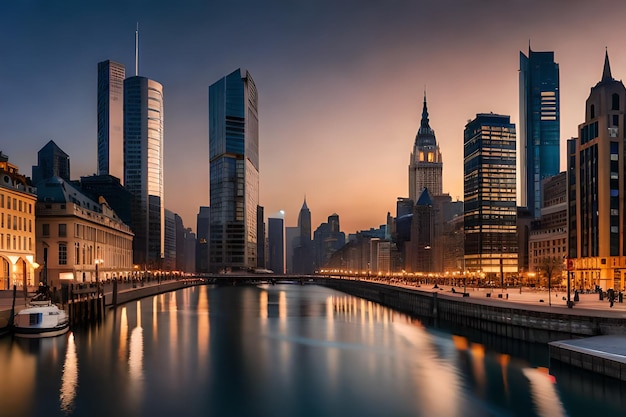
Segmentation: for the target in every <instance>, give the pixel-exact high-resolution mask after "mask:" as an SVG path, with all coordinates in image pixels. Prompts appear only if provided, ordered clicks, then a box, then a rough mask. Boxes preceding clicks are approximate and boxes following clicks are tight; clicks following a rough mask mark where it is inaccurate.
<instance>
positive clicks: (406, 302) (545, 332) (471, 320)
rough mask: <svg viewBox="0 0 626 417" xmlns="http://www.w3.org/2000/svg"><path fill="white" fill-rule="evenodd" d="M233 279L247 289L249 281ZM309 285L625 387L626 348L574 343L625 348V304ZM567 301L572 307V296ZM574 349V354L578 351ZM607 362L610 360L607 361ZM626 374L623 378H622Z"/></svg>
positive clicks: (107, 289)
mask: <svg viewBox="0 0 626 417" xmlns="http://www.w3.org/2000/svg"><path fill="white" fill-rule="evenodd" d="M229 279H230V280H232V279H235V280H237V279H240V280H241V282H242V283H245V282H248V283H249V282H250V278H249V277H248V278H247V279H246V277H238V278H233V277H229ZM295 279H297V278H295ZM307 280H308V279H307ZM312 280H313V281H314V282H315V283H317V284H320V285H324V286H327V287H329V288H333V289H336V290H339V291H342V292H344V293H347V294H350V295H354V296H358V297H361V298H364V299H367V300H370V301H374V302H377V303H379V304H382V305H385V306H387V307H391V308H394V309H396V310H399V311H403V312H405V313H408V314H411V315H413V316H416V317H420V318H424V319H431V320H434V321H437V320H445V321H448V322H451V323H456V324H459V325H462V326H464V327H468V328H473V329H476V330H479V331H482V332H486V333H492V334H496V335H499V336H503V337H508V338H512V339H518V340H524V341H528V342H534V343H549V344H550V355H551V358H553V359H554V360H559V361H563V362H564V363H567V364H568V365H571V366H576V367H580V368H583V369H590V370H593V371H594V372H596V373H600V374H603V375H607V376H611V377H617V378H620V379H622V380H626V365H624V364H622V362H624V363H626V348H624V349H622V350H618V351H614V349H613V350H612V351H608V347H607V349H604V350H603V344H604V341H606V340H607V339H596V340H599V341H597V342H595V343H592V344H593V347H588V346H586V345H585V344H582V345H580V344H575V343H574V344H572V343H570V341H576V340H585V338H594V337H596V336H613V337H615V338H617V339H611V340H621V341H623V345H624V346H626V303H619V302H618V303H615V304H614V305H613V307H610V304H609V303H608V301H607V300H606V299H604V300H600V298H599V295H598V294H593V293H592V294H579V296H578V301H577V302H575V303H574V304H573V308H570V307H568V305H567V294H566V293H563V292H560V293H559V292H555V291H550V292H548V291H542V290H534V289H526V288H522V289H519V288H516V289H496V288H462V287H452V286H439V285H437V286H434V285H415V284H412V285H409V284H406V283H401V282H394V283H389V282H376V281H367V280H349V279H337V278H329V277H315V278H312ZM205 282H206V281H204V280H199V279H180V280H168V281H149V282H143V283H142V282H127V283H118V292H117V298H116V303H117V304H123V303H126V302H129V301H133V300H137V299H140V298H145V297H150V296H153V295H156V294H160V293H165V292H170V291H176V290H178V289H181V288H184V287H186V286H190V285H198V284H200V283H205ZM229 282H230V281H229ZM231 285H232V283H231ZM18 295H19V296H18V298H17V299H16V311H19V310H20V309H21V308H24V307H25V306H26V303H27V299H28V298H27V297H26V298H25V297H24V295H23V294H21V293H20V294H18ZM104 296H105V306H107V307H113V303H114V301H113V300H114V297H113V286H112V285H111V284H105V285H104ZM570 298H571V299H572V300H573V299H574V297H573V295H571V297H570ZM11 303H12V292H10V291H4V292H0V332H2V329H4V330H5V331H6V330H7V326H8V320H9V317H10V310H11ZM613 345H614V343H613ZM571 346H575V349H573V348H572V347H571ZM571 352H574V353H571ZM580 355H586V356H583V357H581V356H580ZM606 355H609V356H610V357H609V358H608V359H607V357H606ZM611 355H613V356H611ZM615 355H618V356H619V357H620V358H621V359H620V361H621V362H620V361H618V362H616V363H613V362H610V361H613V360H614V359H615ZM581 358H584V360H583V359H581ZM600 360H602V361H603V362H602V366H600V365H598V363H599V361H600ZM607 360H608V361H609V362H606V361H607ZM594 364H595V365H594ZM616 367H617V368H618V369H620V372H619V373H618V374H616V373H615V368H616ZM622 367H624V372H621V368H622Z"/></svg>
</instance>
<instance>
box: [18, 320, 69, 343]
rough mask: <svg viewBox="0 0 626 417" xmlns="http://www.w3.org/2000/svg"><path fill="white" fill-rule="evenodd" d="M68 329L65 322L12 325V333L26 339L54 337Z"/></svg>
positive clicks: (67, 324)
mask: <svg viewBox="0 0 626 417" xmlns="http://www.w3.org/2000/svg"><path fill="white" fill-rule="evenodd" d="M69 329H70V324H69V322H68V323H65V324H62V325H59V326H55V327H47V328H41V327H13V334H14V335H15V336H17V337H24V338H28V339H37V338H42V337H54V336H60V335H62V334H65V333H67V331H68V330H69Z"/></svg>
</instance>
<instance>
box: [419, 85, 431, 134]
mask: <svg viewBox="0 0 626 417" xmlns="http://www.w3.org/2000/svg"><path fill="white" fill-rule="evenodd" d="M430 130H431V128H430V123H429V120H428V106H427V105H426V89H424V108H423V109H422V122H421V123H420V132H422V131H423V132H424V133H426V132H428V131H430Z"/></svg>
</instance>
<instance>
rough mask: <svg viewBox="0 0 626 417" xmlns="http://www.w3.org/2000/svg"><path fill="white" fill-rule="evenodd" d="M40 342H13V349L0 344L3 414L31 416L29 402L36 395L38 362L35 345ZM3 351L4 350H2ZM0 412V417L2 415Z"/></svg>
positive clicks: (0, 385)
mask: <svg viewBox="0 0 626 417" xmlns="http://www.w3.org/2000/svg"><path fill="white" fill-rule="evenodd" d="M39 341H40V339H17V338H16V339H14V343H17V344H18V348H17V349H16V348H15V347H14V346H11V344H10V343H7V344H4V343H2V344H0V358H3V359H2V365H0V398H1V399H2V410H10V411H11V414H13V415H16V416H17V415H22V416H27V415H32V414H34V411H33V404H32V398H33V397H34V395H35V391H36V376H37V362H38V355H39V353H38V352H37V351H36V350H35V347H34V346H35V343H37V346H38V345H39ZM4 347H6V348H7V350H5V349H3V348H4ZM2 410H0V414H1V413H2Z"/></svg>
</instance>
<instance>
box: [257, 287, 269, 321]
mask: <svg viewBox="0 0 626 417" xmlns="http://www.w3.org/2000/svg"><path fill="white" fill-rule="evenodd" d="M268 307H269V305H268V300H267V291H265V290H261V292H259V316H260V317H261V323H262V324H266V323H267V317H268V310H267V309H268Z"/></svg>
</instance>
